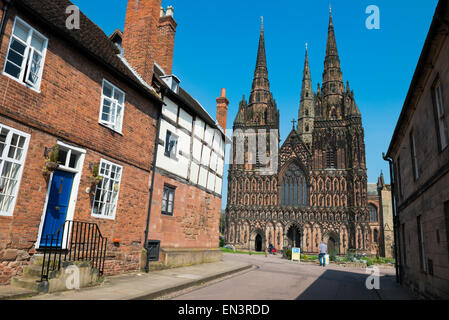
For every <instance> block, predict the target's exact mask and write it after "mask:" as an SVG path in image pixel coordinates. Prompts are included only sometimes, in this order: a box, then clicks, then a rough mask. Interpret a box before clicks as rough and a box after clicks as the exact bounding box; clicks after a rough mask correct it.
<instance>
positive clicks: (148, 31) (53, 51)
mask: <svg viewBox="0 0 449 320" xmlns="http://www.w3.org/2000/svg"><path fill="white" fill-rule="evenodd" d="M136 3H137V2H135V1H130V6H132V5H133V4H136ZM0 4H1V7H2V8H3V11H2V12H1V13H0V14H1V15H2V21H3V23H2V26H1V31H0V41H1V42H0V65H1V66H2V73H1V75H0V92H1V97H2V99H1V102H0V284H7V283H9V282H10V279H11V277H13V276H20V275H21V274H22V272H23V268H24V267H25V266H26V265H27V264H30V263H31V262H32V260H33V259H32V256H33V254H35V253H36V252H39V251H40V250H42V249H43V248H48V246H49V243H48V238H47V237H46V236H47V235H55V234H57V232H58V230H60V227H61V226H62V225H66V224H67V223H66V221H80V222H82V223H83V224H82V226H83V227H84V226H85V227H84V228H85V229H84V231H80V234H81V232H84V233H86V230H87V234H89V236H86V237H91V238H92V237H93V238H95V237H98V233H99V232H101V235H102V239H104V243H103V242H102V244H104V245H105V249H106V251H105V252H106V254H105V262H104V272H105V274H116V273H122V272H127V271H136V270H139V269H140V268H141V266H143V265H144V264H145V260H146V256H145V255H144V254H143V253H144V252H145V251H143V249H144V248H146V241H145V240H146V238H147V237H148V238H151V239H156V240H161V241H162V243H161V245H162V247H163V246H164V242H165V241H169V240H168V239H169V238H170V236H166V233H165V231H166V230H163V231H162V232H161V233H159V234H152V232H151V231H150V233H149V234H148V225H149V224H148V219H149V203H150V198H151V196H152V195H151V190H152V189H153V190H155V192H154V193H155V195H154V197H153V204H154V203H155V202H157V201H161V200H160V199H159V198H158V195H156V194H159V193H160V190H159V189H158V188H159V187H160V186H159V179H157V183H154V187H153V186H152V185H153V184H152V179H154V175H153V171H154V170H153V165H154V163H155V159H156V155H155V154H154V150H155V146H156V145H157V143H159V140H158V139H157V138H156V137H157V132H158V127H159V126H160V124H159V119H160V115H161V111H162V110H163V109H162V106H163V105H164V92H165V91H164V89H162V88H163V87H161V86H158V83H156V85H155V84H154V83H153V81H154V79H155V78H154V77H153V66H154V64H155V62H156V61H161V62H160V63H161V64H162V65H164V66H166V65H167V64H170V65H171V60H172V55H173V46H174V32H173V33H172V35H171V36H172V38H168V40H167V38H166V37H167V36H168V35H167V28H168V29H170V28H173V26H174V28H176V24H173V22H174V20H173V18H172V17H171V18H170V17H167V18H164V17H160V16H159V15H160V12H161V7H160V4H161V1H160V0H159V1H158V0H151V1H150V0H147V1H140V3H139V4H140V7H139V8H135V9H137V10H130V8H128V14H127V22H126V27H125V32H124V34H125V36H124V37H123V49H122V46H121V43H118V42H117V40H116V39H117V38H119V39H121V36H122V35H121V33H120V32H116V33H114V34H113V35H112V36H111V37H110V38H109V37H107V36H106V35H105V34H104V32H103V31H102V30H101V29H100V28H99V27H98V26H96V25H95V24H94V23H93V22H92V21H91V20H89V19H88V18H87V17H86V16H85V15H84V14H83V13H80V28H79V29H69V28H67V26H66V20H67V17H68V16H69V14H67V13H66V9H67V7H69V6H71V5H72V3H71V2H70V1H68V0H57V1H55V0H16V1H5V0H1V1H0ZM156 9H157V16H156V15H155V14H154V12H153V10H156ZM169 9H170V8H169ZM148 12H151V13H152V14H153V15H152V17H154V20H152V22H151V24H150V25H142V24H139V22H138V21H133V22H132V23H131V24H130V21H132V16H133V14H137V15H138V17H137V19H138V20H139V19H141V18H142V17H144V18H143V19H141V20H142V21H146V19H145V15H146V14H147V13H148ZM171 20H173V21H171ZM167 21H168V22H167ZM148 27H149V28H148ZM133 28H135V29H133ZM173 31H174V30H173ZM127 34H128V35H129V36H128V37H127V36H126V35H127ZM117 35H119V37H117ZM139 37H148V38H145V39H144V38H139ZM133 39H134V40H133ZM143 40H147V41H143ZM136 41H137V42H138V43H140V44H142V43H144V44H145V45H144V47H137V46H133V44H136V43H137V42H136ZM142 41H143V42H142ZM167 43H168V44H170V46H169V47H167ZM167 57H168V58H167ZM139 61H140V62H142V63H141V64H139ZM166 70H169V69H168V68H167V69H166ZM155 87H156V88H155ZM186 96H188V97H190V96H189V95H188V94H186ZM190 98H191V97H190ZM191 100H193V101H194V99H193V98H191ZM196 112H197V113H198V112H200V113H201V112H203V113H207V112H205V110H204V109H203V108H202V107H200V109H198V110H197V111H196ZM192 114H193V113H192ZM208 120H209V121H210V122H211V123H212V122H213V121H212V120H211V119H208ZM223 136H224V135H223ZM57 150H58V151H59V152H56V151H57ZM55 157H56V158H55ZM52 158H54V159H52ZM47 162H48V164H47ZM55 162H57V163H58V167H57V168H55V167H54V165H53V164H54V163H55ZM182 188H185V191H183V192H186V194H190V193H191V192H192V190H191V189H189V188H191V186H187V185H186V186H185V187H184V186H180V190H181V189H182ZM181 193H182V192H181V191H179V192H177V199H178V194H181ZM219 193H221V190H220V192H219ZM194 194H195V193H194ZM196 196H203V195H201V194H195V197H196ZM215 197H216V199H215V198H214V199H213V201H212V203H211V205H210V206H211V207H213V210H212V211H214V212H215V211H216V212H217V219H216V220H217V221H216V224H217V227H216V229H217V230H216V235H215V238H216V239H217V241H216V243H215V244H213V243H212V242H210V243H208V244H205V245H204V247H208V248H212V247H218V220H219V218H218V214H219V210H220V205H221V203H220V201H219V200H218V199H220V200H221V197H220V196H219V194H218V193H217V194H216V195H215ZM179 198H181V197H179ZM215 206H216V210H215ZM152 207H154V205H153V206H152ZM156 210H157V209H154V210H153V211H156ZM153 217H154V216H153ZM211 217H212V214H211ZM152 219H153V218H152ZM175 219H176V218H175ZM151 222H152V223H157V222H156V221H153V220H151ZM173 224H175V222H173ZM91 226H94V227H91ZM69 228H71V229H70V230H74V228H75V227H74V226H73V224H72V225H71V226H70V227H69ZM86 228H87V229H86ZM89 228H94V229H95V230H97V231H94V230H93V229H92V231H91V229H89ZM207 228H210V230H211V232H215V225H214V223H212V222H211V224H210V226H209V225H208V227H207ZM67 230H68V229H67ZM81 230H83V229H81ZM64 232H65V231H64ZM64 232H63V236H62V235H61V236H60V235H58V237H55V245H56V246H59V247H61V248H62V249H64V248H66V247H67V248H68V243H69V241H71V242H73V241H74V240H68V239H69V238H74V236H70V235H68V232H67V234H66V233H64ZM77 232H78V231H77ZM77 234H78V233H77ZM153 235H154V236H157V238H154V237H153ZM66 236H67V239H66ZM213 237H214V236H211V239H212V238H213ZM65 239H66V240H65ZM80 239H81V238H80ZM80 239H78V240H76V242H77V243H81V242H82V240H80ZM83 239H84V238H83ZM105 239H107V240H108V242H107V244H106V240H105ZM183 240H184V239H181V238H179V239H176V240H175V242H176V243H171V242H170V246H172V245H173V246H176V247H184V246H186V245H185V244H184V243H183ZM83 241H84V243H85V244H86V245H87V246H88V247H87V248H88V249H87V251H88V250H89V242H87V243H86V240H83ZM88 241H89V240H88ZM94 242H95V241H94ZM94 242H91V243H90V245H91V249H92V247H93V248H94V251H95V246H96V245H97V249H98V248H99V246H100V245H99V243H94ZM203 242H204V241H203ZM51 245H53V242H52V240H50V246H51ZM187 247H189V245H187ZM195 247H202V243H201V241H199V242H197V243H196V245H195ZM83 250H85V249H84V245H83Z"/></svg>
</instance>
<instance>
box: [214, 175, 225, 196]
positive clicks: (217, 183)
mask: <svg viewBox="0 0 449 320" xmlns="http://www.w3.org/2000/svg"><path fill="white" fill-rule="evenodd" d="M222 186H223V180H222V179H221V178H219V177H217V179H216V180H215V192H216V193H218V194H221V192H222Z"/></svg>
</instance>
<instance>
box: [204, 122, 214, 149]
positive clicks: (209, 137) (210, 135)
mask: <svg viewBox="0 0 449 320" xmlns="http://www.w3.org/2000/svg"><path fill="white" fill-rule="evenodd" d="M213 138H214V129H213V128H212V127H209V126H208V125H206V133H205V134H204V141H206V143H207V144H208V145H209V146H212V139H213Z"/></svg>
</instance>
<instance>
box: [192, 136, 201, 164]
mask: <svg viewBox="0 0 449 320" xmlns="http://www.w3.org/2000/svg"><path fill="white" fill-rule="evenodd" d="M202 146H203V144H202V143H201V141H200V140H198V139H197V138H193V155H192V156H193V158H194V159H195V160H197V161H198V162H199V161H201V152H202Z"/></svg>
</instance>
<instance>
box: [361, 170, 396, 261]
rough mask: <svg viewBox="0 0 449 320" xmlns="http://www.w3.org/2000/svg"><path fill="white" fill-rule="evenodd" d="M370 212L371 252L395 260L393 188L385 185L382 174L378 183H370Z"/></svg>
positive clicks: (368, 190) (368, 191)
mask: <svg viewBox="0 0 449 320" xmlns="http://www.w3.org/2000/svg"><path fill="white" fill-rule="evenodd" d="M367 193H368V212H369V219H370V220H369V221H370V222H369V224H370V229H371V235H372V238H371V252H376V255H377V256H380V257H387V258H393V247H394V235H393V207H392V205H393V204H392V202H391V186H390V185H388V184H385V181H384V176H383V174H382V173H381V174H380V177H379V179H378V181H377V183H368V189H367Z"/></svg>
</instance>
